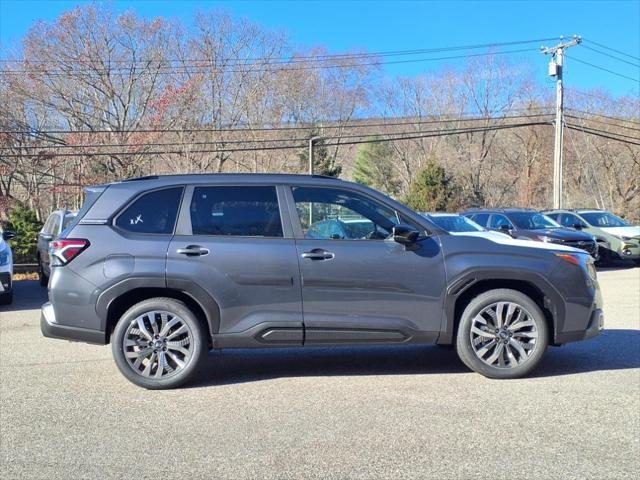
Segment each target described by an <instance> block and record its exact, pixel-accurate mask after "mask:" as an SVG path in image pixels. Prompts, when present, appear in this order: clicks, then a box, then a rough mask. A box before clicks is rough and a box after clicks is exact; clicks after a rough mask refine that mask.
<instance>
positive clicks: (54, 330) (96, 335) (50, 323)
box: [40, 302, 107, 345]
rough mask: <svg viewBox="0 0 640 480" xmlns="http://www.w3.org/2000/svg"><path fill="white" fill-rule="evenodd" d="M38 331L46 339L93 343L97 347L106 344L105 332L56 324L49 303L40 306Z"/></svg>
mask: <svg viewBox="0 0 640 480" xmlns="http://www.w3.org/2000/svg"><path fill="white" fill-rule="evenodd" d="M40 330H41V331H42V335H44V336H45V337H47V338H58V339H62V340H71V341H74V342H85V343H94V344H97V345H105V344H106V343H107V338H106V335H105V332H102V331H100V330H89V329H88V328H79V327H70V326H68V325H61V324H59V323H57V322H56V315H55V312H54V310H53V305H51V303H49V302H47V303H45V304H44V305H42V310H41V313H40Z"/></svg>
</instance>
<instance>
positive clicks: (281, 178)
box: [114, 173, 340, 183]
mask: <svg viewBox="0 0 640 480" xmlns="http://www.w3.org/2000/svg"><path fill="white" fill-rule="evenodd" d="M303 179H314V180H318V179H325V180H332V181H339V180H340V179H338V178H335V177H328V176H326V175H305V174H290V173H180V174H172V175H148V176H146V177H134V178H127V179H124V180H122V181H120V182H114V183H132V182H150V181H156V182H160V183H173V182H190V183H209V182H214V183H215V182H229V181H236V180H237V181H241V182H251V181H258V182H270V183H272V182H274V183H288V182H287V181H288V180H291V181H295V182H300V180H303Z"/></svg>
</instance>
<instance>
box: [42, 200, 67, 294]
mask: <svg viewBox="0 0 640 480" xmlns="http://www.w3.org/2000/svg"><path fill="white" fill-rule="evenodd" d="M74 218H76V212H71V211H69V210H55V211H53V212H51V215H49V218H47V221H46V222H45V223H44V226H43V227H42V230H40V233H39V234H38V253H37V261H38V278H39V279H40V285H42V286H43V287H46V286H47V284H48V283H49V275H50V273H51V270H50V267H49V246H50V244H51V242H52V241H53V240H55V239H56V238H58V237H59V236H60V233H62V231H63V230H64V229H65V228H67V227H68V226H69V225H70V224H71V222H72V221H73V219H74Z"/></svg>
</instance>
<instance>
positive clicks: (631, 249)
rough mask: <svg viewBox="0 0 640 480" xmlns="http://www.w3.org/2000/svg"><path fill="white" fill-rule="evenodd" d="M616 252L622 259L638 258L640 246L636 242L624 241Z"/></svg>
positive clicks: (639, 257) (639, 256)
mask: <svg viewBox="0 0 640 480" xmlns="http://www.w3.org/2000/svg"><path fill="white" fill-rule="evenodd" d="M616 254H617V255H618V257H620V258H622V259H629V260H638V259H640V246H638V245H637V244H635V243H627V242H623V243H622V245H620V248H618V250H617V251H616Z"/></svg>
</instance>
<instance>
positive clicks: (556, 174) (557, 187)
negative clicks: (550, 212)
mask: <svg viewBox="0 0 640 480" xmlns="http://www.w3.org/2000/svg"><path fill="white" fill-rule="evenodd" d="M581 42H582V37H579V36H576V35H574V36H573V39H572V40H571V41H569V42H563V41H562V37H560V43H559V44H558V45H556V46H555V47H541V50H542V53H544V54H545V55H548V54H551V55H553V57H552V58H551V61H550V62H549V76H551V77H556V120H555V130H556V134H555V144H554V149H553V208H562V198H563V195H562V149H563V140H564V139H563V134H564V90H563V85H562V65H563V63H564V50H565V49H567V48H569V47H573V46H575V45H578V44H580V43H581Z"/></svg>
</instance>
